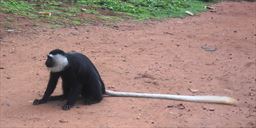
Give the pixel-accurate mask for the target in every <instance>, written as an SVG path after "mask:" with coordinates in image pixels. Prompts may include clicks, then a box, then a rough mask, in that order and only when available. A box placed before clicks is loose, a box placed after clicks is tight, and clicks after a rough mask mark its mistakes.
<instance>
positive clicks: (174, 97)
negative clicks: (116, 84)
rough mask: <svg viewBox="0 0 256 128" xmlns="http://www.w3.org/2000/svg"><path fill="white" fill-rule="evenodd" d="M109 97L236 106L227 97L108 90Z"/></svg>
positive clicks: (232, 99) (232, 100)
mask: <svg viewBox="0 0 256 128" xmlns="http://www.w3.org/2000/svg"><path fill="white" fill-rule="evenodd" d="M106 94H107V95H109V96H117V97H138V98H156V99H169V100H182V101H190V102H202V103H216V104H228V105H234V104H235V103H236V100H235V99H234V98H231V97H227V96H186V95H170V94H153V93H136V92H117V91H111V90H106Z"/></svg>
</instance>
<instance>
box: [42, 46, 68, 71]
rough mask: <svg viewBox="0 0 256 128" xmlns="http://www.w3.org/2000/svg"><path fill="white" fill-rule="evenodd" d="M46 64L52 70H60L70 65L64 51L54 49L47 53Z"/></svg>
mask: <svg viewBox="0 0 256 128" xmlns="http://www.w3.org/2000/svg"><path fill="white" fill-rule="evenodd" d="M45 65H46V67H47V68H48V69H49V70H50V71H51V72H60V71H62V70H63V69H64V68H65V67H66V66H67V65H68V59H67V57H66V56H65V53H64V52H60V51H57V52H56V50H53V51H52V52H50V53H49V54H48V55H47V60H46V62H45Z"/></svg>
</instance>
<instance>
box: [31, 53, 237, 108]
mask: <svg viewBox="0 0 256 128" xmlns="http://www.w3.org/2000/svg"><path fill="white" fill-rule="evenodd" d="M45 65H46V67H47V68H48V69H49V70H50V79H49V82H48V85H47V88H46V91H45V93H44V96H43V98H42V99H35V100H34V102H33V104H34V105H38V104H43V103H46V102H47V101H52V100H60V99H63V100H67V102H66V104H65V105H64V106H63V107H62V108H63V110H69V109H70V108H71V107H72V106H73V105H74V104H75V102H76V100H77V99H78V97H79V96H82V97H83V100H84V102H85V103H86V104H94V103H98V102H100V101H101V100H102V98H103V95H104V94H105V95H108V96H119V97H144V98H158V99H171V100H183V101H192V102H207V103H220V104H234V103H235V99H233V98H231V97H226V96H185V95H169V94H152V93H134V92H116V91H111V90H105V85H104V83H103V81H102V79H101V77H100V74H99V72H98V71H97V69H96V67H95V66H94V64H93V63H92V62H91V61H90V60H89V58H88V57H86V56H85V55H83V54H81V53H78V52H68V53H65V52H64V51H62V50H60V49H55V50H52V51H51V52H50V53H49V54H48V55H47V60H46V62H45ZM59 77H61V79H62V89H63V94H62V95H59V96H51V94H52V93H53V91H54V89H55V88H56V85H57V81H58V79H59Z"/></svg>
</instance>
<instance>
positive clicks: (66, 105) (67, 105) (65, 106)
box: [62, 104, 73, 110]
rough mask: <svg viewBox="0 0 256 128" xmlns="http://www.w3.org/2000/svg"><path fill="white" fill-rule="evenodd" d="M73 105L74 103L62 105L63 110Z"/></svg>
mask: <svg viewBox="0 0 256 128" xmlns="http://www.w3.org/2000/svg"><path fill="white" fill-rule="evenodd" d="M72 107H73V105H70V104H65V105H64V106H62V109H63V110H70V109H71V108H72Z"/></svg>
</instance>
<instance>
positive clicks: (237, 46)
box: [0, 2, 256, 128]
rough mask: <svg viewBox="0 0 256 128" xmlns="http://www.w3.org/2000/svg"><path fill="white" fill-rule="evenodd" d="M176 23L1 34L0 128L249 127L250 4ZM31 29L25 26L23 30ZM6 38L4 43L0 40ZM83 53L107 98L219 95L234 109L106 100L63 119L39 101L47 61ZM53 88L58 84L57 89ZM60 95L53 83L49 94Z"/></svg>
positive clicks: (253, 107)
mask: <svg viewBox="0 0 256 128" xmlns="http://www.w3.org/2000/svg"><path fill="white" fill-rule="evenodd" d="M213 7H214V8H215V9H214V10H213V11H208V12H204V13H201V14H199V15H196V16H193V17H186V18H184V19H168V20H164V21H147V22H143V23H141V22H123V23H118V24H116V25H110V26H105V25H91V26H84V27H73V28H62V29H47V28H37V27H33V29H28V30H26V28H24V29H23V30H15V31H9V32H8V33H5V32H6V31H7V30H6V29H4V28H3V27H1V28H0V29H1V34H2V36H1V38H0V41H1V42H0V48H1V50H0V76H1V77H0V82H1V83H0V89H1V90H0V92H1V93H0V110H1V111H0V127H1V128H16V127H17V128H18V127H19V128H20V127H24V128H33V127H34V128H41V127H42V128H63V127H67V128H85V127H87V128H91V127H93V128H94V127H95V128H124V127H126V128H130V127H134V128H142V127H143V128H169V127H218V128H224V127H230V128H231V127H232V128H233V127H244V128H255V127H256V2H254V3H251V2H222V3H219V4H216V5H213ZM28 26H29V23H28ZM3 33H4V34H3ZM55 48H60V49H64V50H65V51H72V50H75V51H78V52H82V53H84V54H86V55H87V56H88V57H89V58H90V59H91V60H92V61H93V62H94V63H95V64H96V66H97V68H98V70H99V71H100V73H101V75H102V78H103V80H104V82H105V84H106V86H107V88H108V89H111V90H118V91H137V92H157V93H168V94H186V95H226V96H231V97H234V98H235V99H237V101H238V103H237V106H228V105H218V104H217V105H216V104H206V103H191V102H183V101H172V100H159V99H136V98H116V97H105V98H104V99H103V101H102V102H101V103H99V104H95V105H89V106H88V105H83V103H82V102H81V101H78V103H77V104H76V105H75V107H74V108H73V109H71V110H70V111H63V110H62V109H61V106H62V105H63V104H64V102H62V101H58V102H49V103H47V104H43V105H39V106H33V105H32V101H33V100H34V99H35V98H40V97H42V94H43V93H44V90H45V87H46V84H47V81H48V71H47V69H46V68H45V66H44V61H45V58H46V54H47V53H48V52H49V51H50V50H52V49H55ZM59 83H60V82H59ZM60 93H61V88H60V84H59V85H58V88H57V90H56V91H55V92H54V94H55V95H57V94H60Z"/></svg>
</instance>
